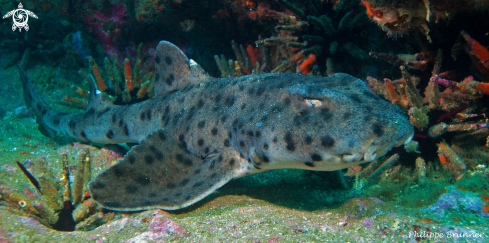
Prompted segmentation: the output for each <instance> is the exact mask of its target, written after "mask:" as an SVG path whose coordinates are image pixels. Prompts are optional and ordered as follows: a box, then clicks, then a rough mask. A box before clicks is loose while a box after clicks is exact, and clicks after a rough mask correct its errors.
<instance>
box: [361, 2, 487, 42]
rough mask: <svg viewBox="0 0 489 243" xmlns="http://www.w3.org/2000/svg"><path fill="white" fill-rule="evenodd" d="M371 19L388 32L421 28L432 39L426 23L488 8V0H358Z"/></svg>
mask: <svg viewBox="0 0 489 243" xmlns="http://www.w3.org/2000/svg"><path fill="white" fill-rule="evenodd" d="M361 2H362V4H363V6H364V7H365V8H366V9H367V14H368V16H369V18H370V19H372V20H373V21H374V22H376V23H377V24H378V25H379V26H380V27H381V28H382V30H384V31H386V32H387V35H389V36H398V35H403V34H406V33H407V32H408V31H409V30H411V29H415V30H419V31H421V32H422V33H423V34H424V35H425V36H426V38H427V40H428V41H430V42H431V37H430V35H429V32H430V30H429V28H428V23H432V22H435V23H438V22H439V21H440V20H441V19H449V18H451V17H453V16H454V15H455V14H457V13H458V12H459V11H462V10H481V9H485V10H488V9H489V2H487V1H477V0H413V1H400V0H361Z"/></svg>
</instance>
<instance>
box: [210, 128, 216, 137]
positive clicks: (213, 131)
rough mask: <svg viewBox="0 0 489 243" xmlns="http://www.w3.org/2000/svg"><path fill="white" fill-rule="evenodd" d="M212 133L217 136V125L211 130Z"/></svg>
mask: <svg viewBox="0 0 489 243" xmlns="http://www.w3.org/2000/svg"><path fill="white" fill-rule="evenodd" d="M211 134H212V135H213V136H216V135H217V127H214V128H212V130H211Z"/></svg>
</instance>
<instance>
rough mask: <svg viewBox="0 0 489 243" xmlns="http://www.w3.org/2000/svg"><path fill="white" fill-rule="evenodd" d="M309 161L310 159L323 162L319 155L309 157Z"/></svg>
mask: <svg viewBox="0 0 489 243" xmlns="http://www.w3.org/2000/svg"><path fill="white" fill-rule="evenodd" d="M311 159H312V161H321V160H323V159H322V158H321V155H319V154H312V155H311Z"/></svg>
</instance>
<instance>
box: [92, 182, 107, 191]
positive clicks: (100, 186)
mask: <svg viewBox="0 0 489 243" xmlns="http://www.w3.org/2000/svg"><path fill="white" fill-rule="evenodd" d="M103 188H105V184H104V183H101V182H95V183H93V184H92V189H95V190H97V189H103Z"/></svg>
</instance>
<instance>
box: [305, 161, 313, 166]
mask: <svg viewBox="0 0 489 243" xmlns="http://www.w3.org/2000/svg"><path fill="white" fill-rule="evenodd" d="M304 164H305V165H306V166H308V167H314V163H312V162H310V161H308V162H305V163H304Z"/></svg>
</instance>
